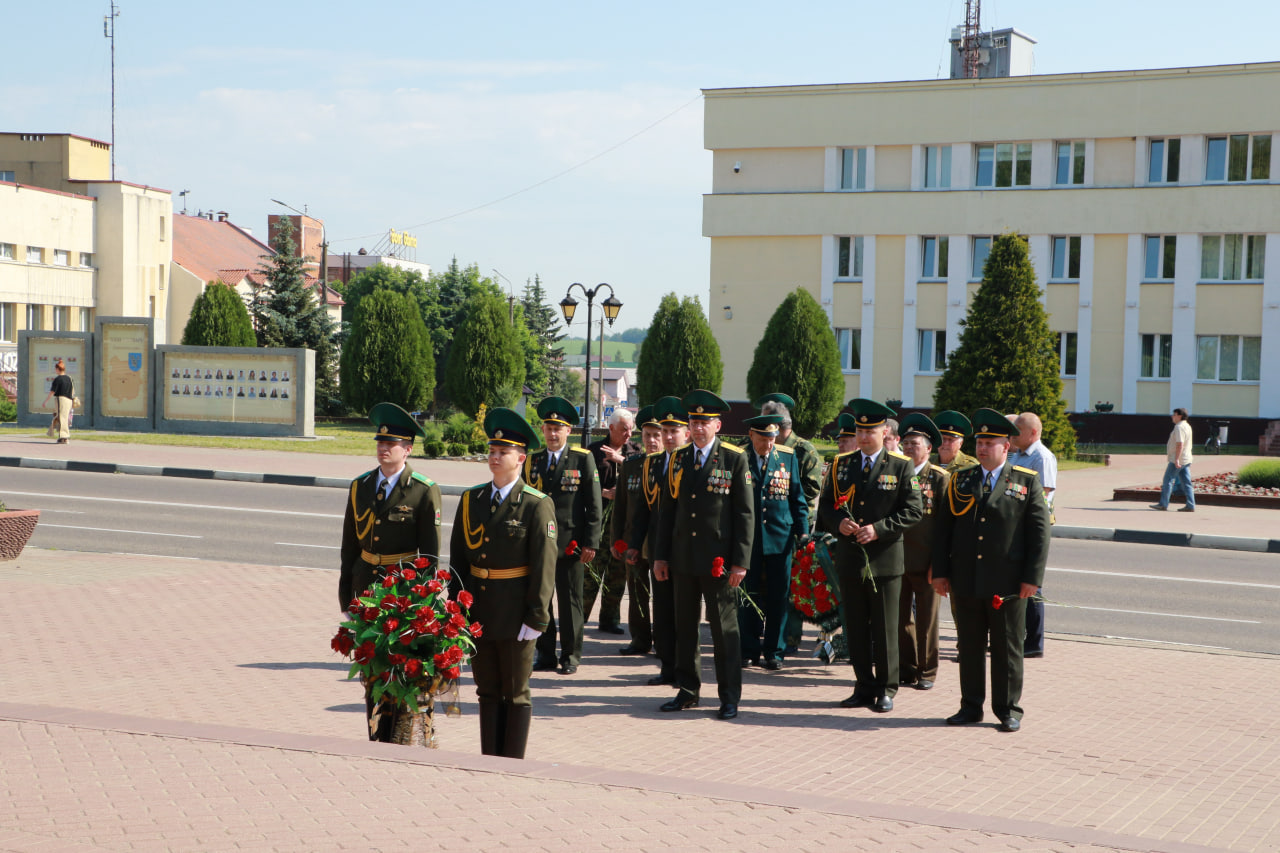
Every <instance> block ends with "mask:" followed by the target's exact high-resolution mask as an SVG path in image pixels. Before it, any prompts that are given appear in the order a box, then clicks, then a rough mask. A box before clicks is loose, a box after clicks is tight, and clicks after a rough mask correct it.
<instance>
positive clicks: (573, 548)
mask: <svg viewBox="0 0 1280 853" xmlns="http://www.w3.org/2000/svg"><path fill="white" fill-rule="evenodd" d="M576 553H578V540H577V539H570V540H569V544H568V546H567V547H566V548H565V549H564V555H565V556H566V557H572V556H573V555H574V554H576Z"/></svg>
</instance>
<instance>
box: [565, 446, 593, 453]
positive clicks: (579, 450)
mask: <svg viewBox="0 0 1280 853" xmlns="http://www.w3.org/2000/svg"><path fill="white" fill-rule="evenodd" d="M569 449H570V450H572V451H573V452H574V453H590V452H591V451H590V450H588V449H587V448H585V447H570V448H569Z"/></svg>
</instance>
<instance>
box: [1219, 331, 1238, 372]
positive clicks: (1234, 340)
mask: <svg viewBox="0 0 1280 853" xmlns="http://www.w3.org/2000/svg"><path fill="white" fill-rule="evenodd" d="M1220 340H1221V341H1222V346H1221V348H1220V349H1219V350H1218V379H1219V380H1221V381H1223V382H1235V381H1236V368H1237V367H1238V366H1239V364H1240V336H1239V335H1223V336H1222V337H1221V338H1220Z"/></svg>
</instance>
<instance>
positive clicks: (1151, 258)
mask: <svg viewBox="0 0 1280 853" xmlns="http://www.w3.org/2000/svg"><path fill="white" fill-rule="evenodd" d="M1177 253H1178V239H1177V238H1176V237H1174V236H1173V235H1172V234H1167V235H1165V236H1163V237H1151V236H1148V237H1147V261H1146V266H1145V269H1144V271H1143V274H1142V277H1143V278H1145V279H1148V280H1152V281H1158V280H1161V279H1164V280H1169V279H1172V278H1173V274H1174V258H1175V257H1176V256H1177Z"/></svg>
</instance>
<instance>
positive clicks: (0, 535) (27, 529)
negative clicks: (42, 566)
mask: <svg viewBox="0 0 1280 853" xmlns="http://www.w3.org/2000/svg"><path fill="white" fill-rule="evenodd" d="M39 520H40V510H38V509H10V510H5V511H4V512H0V560H16V559H18V555H19V554H21V553H22V549H23V548H25V547H26V546H27V540H28V539H30V538H31V534H32V533H34V532H35V529H36V522H37V521H39Z"/></svg>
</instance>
